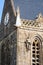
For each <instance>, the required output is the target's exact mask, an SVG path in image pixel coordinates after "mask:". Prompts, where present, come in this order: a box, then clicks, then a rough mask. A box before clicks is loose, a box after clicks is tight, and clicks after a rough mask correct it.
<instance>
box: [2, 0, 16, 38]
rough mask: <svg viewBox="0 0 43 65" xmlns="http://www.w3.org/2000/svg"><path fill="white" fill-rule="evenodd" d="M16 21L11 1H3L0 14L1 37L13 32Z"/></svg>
mask: <svg viewBox="0 0 43 65" xmlns="http://www.w3.org/2000/svg"><path fill="white" fill-rule="evenodd" d="M15 21H16V12H15V8H14V3H13V0H5V3H4V8H3V13H2V20H1V24H2V28H3V37H4V36H7V35H8V34H10V33H11V32H12V31H14V24H15Z"/></svg>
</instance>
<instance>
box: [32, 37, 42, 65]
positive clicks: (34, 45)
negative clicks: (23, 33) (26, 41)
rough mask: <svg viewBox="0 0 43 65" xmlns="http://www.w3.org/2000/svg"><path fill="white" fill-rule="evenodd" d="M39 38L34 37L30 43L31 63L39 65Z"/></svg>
mask: <svg viewBox="0 0 43 65" xmlns="http://www.w3.org/2000/svg"><path fill="white" fill-rule="evenodd" d="M41 43H42V42H41V40H40V38H39V37H35V39H34V41H33V43H32V65H41V55H40V51H41Z"/></svg>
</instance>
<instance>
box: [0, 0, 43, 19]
mask: <svg viewBox="0 0 43 65" xmlns="http://www.w3.org/2000/svg"><path fill="white" fill-rule="evenodd" d="M3 5H4V0H0V20H1V17H2V11H3ZM17 6H19V8H20V14H21V18H24V19H34V18H35V17H36V16H37V15H38V14H39V13H42V15H43V0H14V7H15V8H17Z"/></svg>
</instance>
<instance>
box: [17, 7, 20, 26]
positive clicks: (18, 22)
mask: <svg viewBox="0 0 43 65" xmlns="http://www.w3.org/2000/svg"><path fill="white" fill-rule="evenodd" d="M16 26H17V27H19V26H21V19H20V10H19V7H17V18H16Z"/></svg>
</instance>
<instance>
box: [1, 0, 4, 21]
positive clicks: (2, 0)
mask: <svg viewBox="0 0 43 65" xmlns="http://www.w3.org/2000/svg"><path fill="white" fill-rule="evenodd" d="M3 5H4V0H0V21H1V17H2V11H3Z"/></svg>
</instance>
